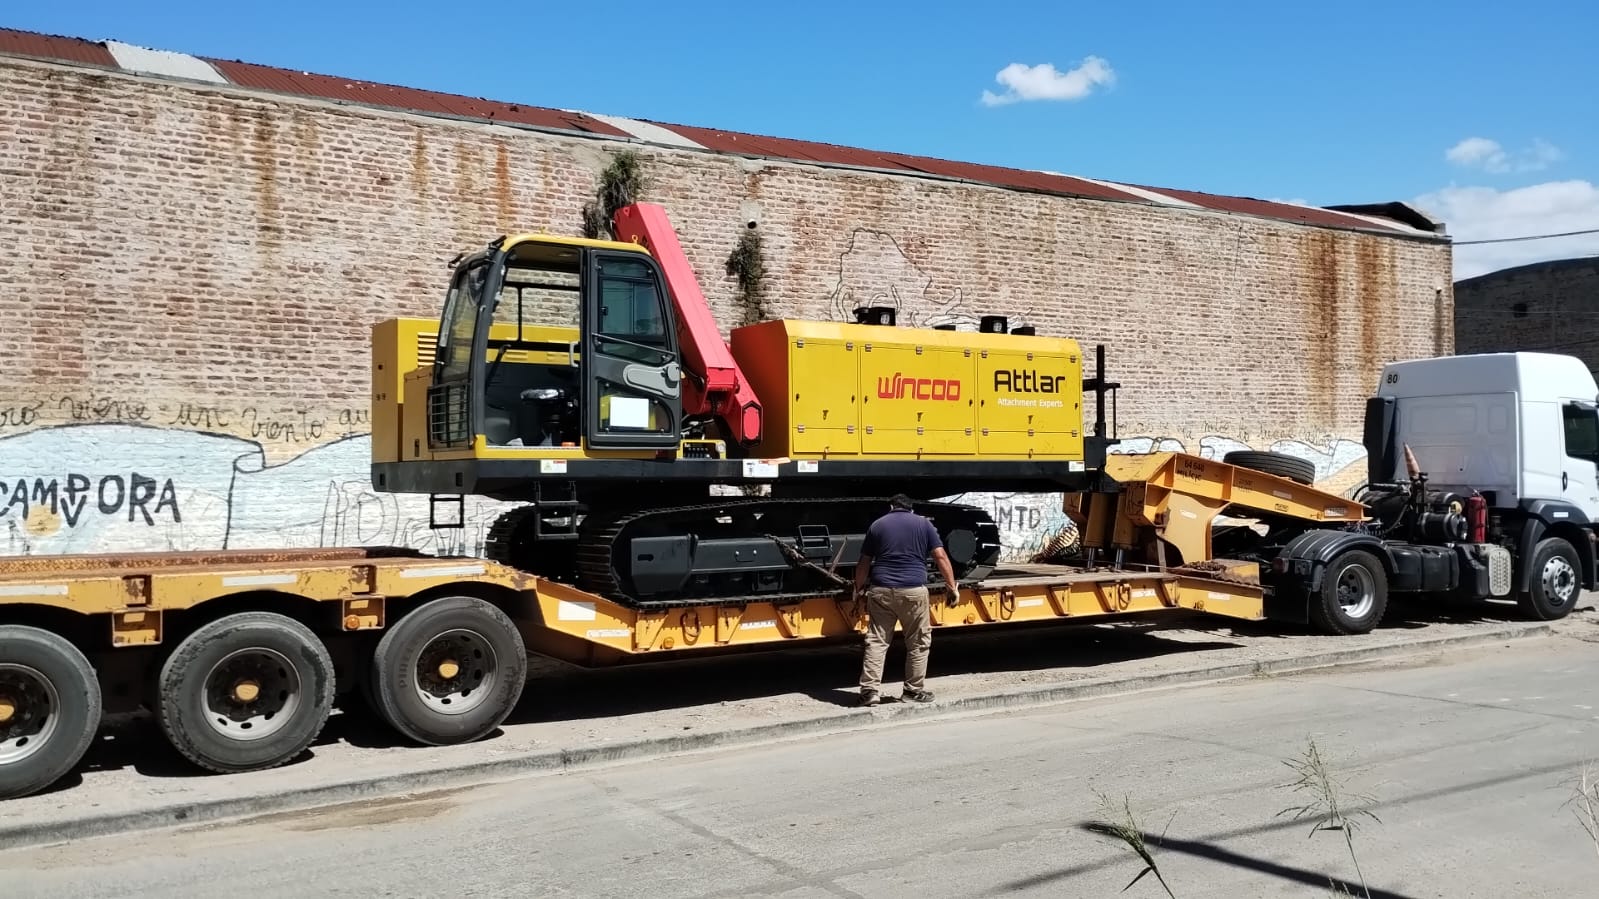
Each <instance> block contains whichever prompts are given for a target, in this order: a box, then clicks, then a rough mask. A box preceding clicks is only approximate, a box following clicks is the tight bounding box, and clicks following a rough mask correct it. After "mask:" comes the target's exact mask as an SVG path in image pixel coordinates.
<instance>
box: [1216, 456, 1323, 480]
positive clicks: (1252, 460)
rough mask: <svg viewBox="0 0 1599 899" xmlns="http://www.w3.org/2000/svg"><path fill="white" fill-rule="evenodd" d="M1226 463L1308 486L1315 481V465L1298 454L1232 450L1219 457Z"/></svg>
mask: <svg viewBox="0 0 1599 899" xmlns="http://www.w3.org/2000/svg"><path fill="white" fill-rule="evenodd" d="M1221 460H1222V461H1223V462H1225V463H1227V464H1228V465H1236V466H1238V467H1239V468H1248V469H1250V470H1251V471H1258V472H1260V473H1261V474H1269V475H1276V476H1277V477H1279V478H1287V479H1288V480H1290V481H1294V482H1296V483H1300V484H1304V485H1305V486H1307V487H1309V486H1311V485H1313V484H1315V483H1316V466H1315V465H1314V464H1312V463H1310V462H1306V461H1305V460H1304V459H1301V458H1299V457H1298V456H1290V455H1288V454H1286V453H1263V452H1258V451H1256V450H1234V451H1233V452H1230V453H1228V454H1227V455H1225V456H1223V457H1222V459H1221Z"/></svg>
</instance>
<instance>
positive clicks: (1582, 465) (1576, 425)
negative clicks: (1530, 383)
mask: <svg viewBox="0 0 1599 899" xmlns="http://www.w3.org/2000/svg"><path fill="white" fill-rule="evenodd" d="M1560 418H1561V424H1562V425H1563V427H1562V430H1563V431H1564V432H1565V433H1564V434H1563V435H1562V436H1563V438H1564V452H1563V454H1562V456H1561V459H1560V487H1561V493H1560V495H1561V497H1562V498H1564V499H1565V500H1566V502H1568V503H1571V504H1572V505H1573V506H1576V507H1577V508H1579V509H1581V510H1582V511H1583V513H1584V514H1586V515H1587V516H1588V520H1589V521H1599V407H1596V406H1595V404H1594V403H1592V402H1587V401H1583V400H1566V401H1565V402H1563V403H1561V404H1560Z"/></svg>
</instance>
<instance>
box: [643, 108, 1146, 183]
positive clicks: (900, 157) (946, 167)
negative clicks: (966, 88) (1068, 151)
mask: <svg viewBox="0 0 1599 899" xmlns="http://www.w3.org/2000/svg"><path fill="white" fill-rule="evenodd" d="M651 124H653V125H659V126H660V127H662V128H669V129H671V130H672V131H676V132H677V133H678V134H681V135H683V136H684V137H686V138H688V139H689V140H692V141H694V142H695V143H697V144H700V145H701V146H703V147H706V148H707V149H711V150H717V151H720V152H723V153H750V154H754V155H758V156H775V157H777V158H780V159H801V160H808V161H811V162H824V163H830V164H833V165H850V166H860V167H864V168H875V169H888V170H890V171H893V170H899V171H904V172H920V173H922V174H927V175H942V176H944V177H947V178H964V179H966V180H968V181H981V182H983V183H985V184H994V185H999V186H1004V187H1015V188H1023V189H1028V190H1045V191H1051V192H1057V193H1070V194H1076V195H1077V196H1082V197H1095V198H1098V199H1103V200H1132V201H1138V202H1147V201H1145V200H1143V199H1142V198H1140V197H1138V196H1135V195H1134V194H1130V193H1125V192H1123V191H1119V190H1115V189H1112V188H1108V187H1105V186H1104V185H1100V184H1095V183H1093V182H1091V181H1083V180H1081V179H1078V178H1071V177H1067V176H1064V175H1048V174H1044V173H1043V172H1028V171H1023V170H1020V169H1007V168H1001V167H999V166H990V165H979V164H976V163H970V162H952V161H949V160H944V159H931V158H927V157H923V156H907V155H904V154H901V153H883V152H878V151H876V150H862V149H857V148H854V147H841V146H838V145H837V144H824V143H818V142H815V141H806V140H793V139H791V138H785V137H768V136H764V135H757V134H740V133H738V132H734V131H723V130H721V129H717V128H697V127H695V126H693V125H672V124H667V123H665V122H652V123H651Z"/></svg>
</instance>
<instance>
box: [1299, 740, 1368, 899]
mask: <svg viewBox="0 0 1599 899" xmlns="http://www.w3.org/2000/svg"><path fill="white" fill-rule="evenodd" d="M1283 764H1285V765H1287V766H1288V767H1290V768H1292V769H1293V770H1294V771H1295V772H1296V773H1297V774H1298V775H1299V777H1298V779H1297V780H1295V781H1294V782H1293V783H1292V784H1290V785H1289V788H1290V789H1292V790H1293V791H1294V792H1296V793H1303V794H1307V795H1308V796H1309V799H1308V801H1307V802H1305V803H1304V804H1303V805H1296V806H1290V807H1288V808H1285V809H1283V810H1282V811H1280V812H1278V813H1277V814H1278V815H1289V814H1291V815H1292V816H1293V818H1294V820H1299V819H1302V818H1313V819H1315V822H1316V823H1315V824H1314V825H1313V826H1312V827H1311V828H1310V836H1315V835H1316V834H1318V833H1341V834H1343V837H1344V845H1345V846H1346V847H1348V849H1349V860H1350V861H1352V862H1353V863H1354V865H1355V875H1356V876H1357V877H1359V878H1360V888H1361V889H1362V890H1363V891H1365V894H1366V896H1367V899H1370V896H1371V889H1370V888H1369V887H1368V886H1366V874H1365V872H1364V871H1362V870H1361V869H1360V857H1359V855H1357V854H1356V852H1355V830H1356V828H1357V826H1358V825H1359V823H1360V819H1361V818H1370V819H1371V820H1372V821H1376V822H1378V823H1381V821H1380V820H1379V819H1378V818H1377V816H1376V815H1375V814H1374V813H1372V812H1370V811H1366V810H1364V809H1359V810H1356V811H1354V812H1353V813H1351V812H1350V811H1349V810H1348V801H1349V800H1351V799H1352V800H1355V801H1357V802H1366V803H1370V802H1372V801H1373V800H1372V799H1371V798H1370V797H1368V796H1348V795H1345V794H1344V792H1343V785H1342V784H1341V783H1340V782H1339V781H1338V779H1337V778H1336V777H1335V776H1334V775H1333V773H1332V771H1331V769H1329V768H1328V767H1327V762H1326V760H1325V759H1323V758H1322V755H1321V750H1320V749H1319V748H1317V746H1316V741H1315V739H1311V740H1308V741H1307V743H1306V746H1305V754H1304V756H1302V757H1301V758H1299V759H1297V760H1293V761H1286V762H1284V763H1283ZM1332 887H1333V892H1334V894H1335V895H1336V894H1338V893H1339V892H1340V891H1341V892H1343V893H1344V894H1345V895H1349V893H1348V890H1340V888H1339V885H1338V884H1337V883H1333V884H1332Z"/></svg>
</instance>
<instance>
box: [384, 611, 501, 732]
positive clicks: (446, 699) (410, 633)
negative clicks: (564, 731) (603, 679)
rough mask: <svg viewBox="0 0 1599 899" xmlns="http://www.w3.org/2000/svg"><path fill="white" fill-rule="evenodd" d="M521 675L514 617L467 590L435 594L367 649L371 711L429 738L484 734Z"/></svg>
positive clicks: (496, 720) (495, 722)
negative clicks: (465, 593)
mask: <svg viewBox="0 0 1599 899" xmlns="http://www.w3.org/2000/svg"><path fill="white" fill-rule="evenodd" d="M526 679H527V651H526V649H524V648H523V644H522V635H521V633H519V632H518V631H517V629H516V625H515V624H513V623H512V622H511V619H510V618H509V617H507V616H506V614H505V613H504V612H502V611H500V610H499V609H498V608H496V607H494V606H493V605H492V604H490V603H487V602H484V601H483V600H481V599H475V598H472V597H468V596H450V597H445V598H443V599H435V600H433V601H432V602H429V603H427V604H426V605H424V606H422V607H421V608H419V609H417V610H416V611H414V612H412V613H411V614H409V615H406V616H405V617H403V618H401V619H400V620H399V622H398V623H396V624H395V625H394V626H393V627H391V628H389V630H388V633H386V634H384V635H383V639H382V640H380V641H378V645H377V650H376V651H375V652H374V653H373V654H372V685H373V690H372V692H373V694H374V698H375V699H376V700H377V703H376V705H377V710H378V713H379V714H380V715H382V716H383V719H384V720H385V721H387V722H388V723H389V725H390V726H391V727H393V728H394V729H395V730H397V731H399V732H400V733H402V734H404V735H405V736H406V737H409V738H410V739H412V740H414V741H416V742H418V743H424V744H428V745H433V746H442V745H446V744H451V743H470V742H472V741H473V740H477V739H480V738H482V737H484V736H486V735H488V734H489V733H490V732H492V731H493V730H494V729H495V728H496V727H499V726H500V724H501V722H503V721H504V720H505V719H506V717H507V716H508V715H510V714H511V710H512V709H514V708H516V703H517V701H518V700H520V699H521V698H522V686H523V684H524V683H525V681H526Z"/></svg>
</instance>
